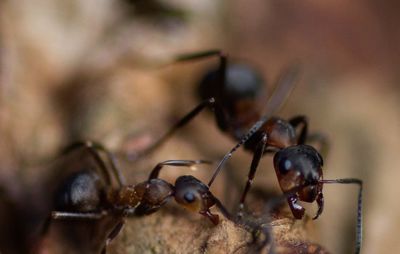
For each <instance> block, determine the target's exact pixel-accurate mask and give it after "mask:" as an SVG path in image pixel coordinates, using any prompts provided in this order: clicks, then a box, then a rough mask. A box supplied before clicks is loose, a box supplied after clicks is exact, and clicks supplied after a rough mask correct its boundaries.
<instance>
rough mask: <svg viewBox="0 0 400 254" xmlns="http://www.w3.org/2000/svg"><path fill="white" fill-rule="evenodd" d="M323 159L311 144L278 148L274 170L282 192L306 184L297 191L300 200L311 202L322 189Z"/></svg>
mask: <svg viewBox="0 0 400 254" xmlns="http://www.w3.org/2000/svg"><path fill="white" fill-rule="evenodd" d="M322 166H323V161H322V157H321V155H320V154H319V153H318V152H317V150H315V149H314V148H313V147H312V146H309V145H296V146H290V147H287V148H285V149H282V150H280V151H279V152H277V153H276V154H275V156H274V167H275V172H276V175H277V177H278V180H279V184H280V186H281V189H282V191H283V192H288V191H290V190H292V189H294V188H296V187H300V186H307V187H305V188H303V189H301V190H300V191H299V197H300V200H303V201H306V202H312V201H314V200H315V198H316V196H317V194H318V192H320V191H321V190H322V184H320V183H318V181H319V180H321V179H322Z"/></svg>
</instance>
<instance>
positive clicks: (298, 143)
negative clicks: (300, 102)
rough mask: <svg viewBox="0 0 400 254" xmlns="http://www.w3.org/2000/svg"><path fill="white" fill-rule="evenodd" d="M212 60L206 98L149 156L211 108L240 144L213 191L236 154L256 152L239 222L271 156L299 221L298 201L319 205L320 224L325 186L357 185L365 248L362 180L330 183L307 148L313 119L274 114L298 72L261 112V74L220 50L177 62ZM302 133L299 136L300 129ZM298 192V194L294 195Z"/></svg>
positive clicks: (291, 72) (287, 74) (203, 87)
mask: <svg viewBox="0 0 400 254" xmlns="http://www.w3.org/2000/svg"><path fill="white" fill-rule="evenodd" d="M210 56H217V57H219V60H220V61H219V66H218V68H217V69H216V70H212V71H210V72H209V73H208V74H207V75H206V76H205V78H204V79H203V80H202V81H201V82H200V86H199V90H198V91H199V94H200V96H201V97H202V98H203V99H205V101H203V102H202V103H200V104H199V105H198V106H197V107H195V108H194V109H193V110H192V111H190V112H189V113H188V114H187V115H186V116H184V117H183V118H182V119H181V120H180V121H179V122H178V123H176V124H175V125H174V126H173V127H172V128H171V129H170V130H169V131H168V132H167V133H166V134H165V135H164V136H162V137H161V138H160V139H159V140H158V141H157V142H155V143H154V145H153V146H151V147H150V148H149V149H148V150H147V151H145V152H144V153H143V154H146V153H148V152H151V151H152V150H153V149H155V148H156V147H158V146H159V145H160V144H162V143H163V142H164V141H165V140H167V139H168V138H169V137H170V136H171V135H172V134H173V133H174V132H175V131H177V130H178V129H179V128H181V127H182V126H184V125H185V124H187V123H188V122H189V121H190V120H192V119H193V118H194V117H195V116H196V115H197V114H198V113H200V112H201V111H202V110H203V109H205V108H207V107H210V108H211V109H213V110H214V112H215V117H216V122H217V125H218V127H219V129H220V130H221V131H223V132H226V133H228V134H229V135H230V136H231V137H233V138H234V139H235V140H238V141H239V143H238V144H237V145H235V146H234V147H233V148H232V149H231V150H230V152H228V153H227V154H226V155H225V156H224V158H223V159H222V160H221V162H220V163H219V165H218V167H217V168H216V169H215V172H214V174H213V175H212V177H211V180H210V181H209V183H208V186H209V187H211V185H212V183H213V181H214V180H215V177H216V176H217V175H218V173H219V171H220V169H221V168H222V166H223V164H224V163H225V162H226V160H227V159H229V158H230V157H231V156H232V154H233V153H234V152H235V151H236V150H237V149H238V148H239V147H240V146H241V145H244V148H245V149H246V150H249V151H251V152H252V153H253V154H254V155H253V160H252V162H251V166H250V171H249V174H248V180H247V183H246V186H245V189H244V191H243V194H242V196H241V198H240V205H239V213H238V215H239V217H240V216H241V213H242V212H241V211H242V209H243V204H244V202H245V199H246V195H247V193H248V191H249V189H250V186H251V183H252V181H253V179H254V176H255V173H256V170H257V167H258V164H259V161H260V160H261V157H262V156H263V155H264V154H265V153H268V152H273V153H275V154H274V167H275V172H276V175H277V178H278V181H279V184H280V187H281V189H282V191H283V192H284V193H285V197H286V199H287V202H288V204H289V206H290V209H291V211H292V213H293V216H294V217H295V218H296V219H301V218H302V217H303V216H304V212H305V209H304V208H303V207H302V206H301V205H300V204H299V203H298V201H299V200H300V201H304V202H310V203H312V202H314V201H316V202H317V204H318V211H317V213H316V215H315V217H314V219H317V218H318V217H319V215H320V214H321V213H322V211H323V207H324V198H323V193H322V187H323V184H325V183H340V184H357V185H359V186H360V191H359V198H358V219H357V230H356V231H357V241H356V253H359V251H360V247H361V195H362V194H361V193H362V181H361V180H359V179H353V178H349V179H336V180H324V179H323V174H322V166H323V160H322V156H321V155H320V154H319V153H318V151H317V150H316V149H315V148H313V147H311V146H309V145H305V142H306V140H307V139H309V138H310V136H309V135H308V120H307V118H306V117H304V116H297V117H294V118H291V119H290V120H289V121H286V120H284V119H282V118H279V117H272V114H273V112H274V111H275V110H277V109H278V108H279V107H280V106H281V105H282V104H283V102H284V101H285V98H286V97H287V96H288V94H289V93H290V91H291V90H292V88H293V86H294V83H295V80H296V78H297V76H298V74H297V72H298V71H297V67H296V66H295V67H291V68H289V69H288V70H286V71H284V72H283V74H282V75H281V77H280V78H279V79H278V83H277V85H276V86H275V91H274V93H273V94H272V95H271V96H270V98H269V100H268V102H267V104H266V107H265V108H266V110H265V111H266V112H265V113H264V114H262V110H260V108H259V107H258V103H259V102H258V98H257V96H258V95H259V94H260V92H261V89H262V85H263V84H262V83H263V81H262V79H261V78H260V75H258V74H257V72H256V71H254V70H252V69H251V68H249V67H247V66H244V65H232V66H229V65H228V64H227V57H226V56H225V54H223V53H222V52H221V51H219V50H213V51H206V52H200V53H195V54H187V55H182V56H179V57H177V58H176V60H175V62H182V61H190V60H196V59H201V58H207V57H210ZM297 128H299V131H298V133H299V134H297V132H296V129H297ZM314 138H316V139H317V141H319V142H321V144H322V146H324V145H325V144H326V143H327V142H326V140H325V139H324V137H323V136H320V135H316V136H314ZM293 188H294V189H295V190H296V191H293Z"/></svg>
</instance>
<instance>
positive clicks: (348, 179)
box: [318, 178, 363, 254]
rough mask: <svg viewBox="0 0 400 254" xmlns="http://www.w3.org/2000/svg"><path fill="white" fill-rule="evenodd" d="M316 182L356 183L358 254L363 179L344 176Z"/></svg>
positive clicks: (359, 247)
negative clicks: (357, 187)
mask: <svg viewBox="0 0 400 254" xmlns="http://www.w3.org/2000/svg"><path fill="white" fill-rule="evenodd" d="M318 183H323V184H325V183H328V184H332V183H339V184H357V185H358V186H359V191H358V203H357V226H356V243H355V250H354V253H355V254H359V253H360V250H361V244H362V190H363V181H362V180H360V179H357V178H344V179H335V180H319V181H318Z"/></svg>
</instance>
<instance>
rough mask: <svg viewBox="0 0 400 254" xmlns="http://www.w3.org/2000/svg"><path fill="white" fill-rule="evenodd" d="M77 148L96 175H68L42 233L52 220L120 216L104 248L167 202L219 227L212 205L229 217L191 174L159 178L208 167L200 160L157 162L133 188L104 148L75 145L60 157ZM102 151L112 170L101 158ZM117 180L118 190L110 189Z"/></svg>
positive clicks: (90, 172)
mask: <svg viewBox="0 0 400 254" xmlns="http://www.w3.org/2000/svg"><path fill="white" fill-rule="evenodd" d="M76 149H86V150H87V151H88V152H89V153H90V154H91V155H92V156H93V158H94V159H95V161H96V162H97V164H98V168H99V169H100V171H98V172H97V171H96V170H93V169H87V170H81V171H78V172H75V173H74V174H72V175H70V176H69V177H67V178H66V179H65V180H64V181H63V184H62V185H61V186H59V188H58V191H57V192H56V193H55V199H54V206H53V209H54V210H53V211H52V212H51V214H50V216H49V218H48V219H47V221H46V222H45V225H44V226H43V234H45V233H46V232H47V230H48V227H49V225H50V222H51V221H52V220H99V219H101V218H104V217H105V216H114V217H115V218H119V222H118V223H116V226H115V227H114V229H113V230H112V231H111V233H110V234H109V235H108V237H107V240H106V243H105V245H104V248H103V252H105V249H106V246H107V244H108V243H109V242H110V241H111V240H112V239H113V238H114V237H115V236H117V234H118V233H119V231H120V230H121V228H122V226H123V224H124V218H126V217H130V216H138V215H148V214H151V213H154V212H156V211H158V210H159V209H160V208H161V207H162V206H163V205H164V204H166V203H167V201H168V200H169V199H170V198H172V197H173V198H174V199H175V201H176V202H177V203H178V204H179V205H181V206H183V207H185V208H187V209H189V210H191V211H194V212H198V213H200V214H201V215H203V216H205V217H207V218H208V219H209V220H210V221H211V222H212V223H213V224H218V222H219V217H218V215H216V214H213V213H211V211H210V208H211V207H213V206H214V205H215V206H216V207H217V208H218V209H219V210H220V211H221V213H222V214H223V215H224V216H225V217H226V218H228V219H231V215H230V214H229V212H228V211H227V210H226V209H225V207H224V206H223V205H222V204H221V202H220V201H219V200H218V199H217V198H216V197H215V196H214V195H213V194H212V193H211V192H210V191H209V188H208V186H207V185H205V184H203V183H202V182H201V181H200V180H198V179H196V178H195V177H193V176H191V175H184V176H180V177H178V178H177V179H176V181H175V184H174V185H172V184H170V183H168V182H167V181H165V180H163V179H161V178H159V174H160V171H161V169H162V168H163V167H164V166H177V167H191V166H193V165H196V164H202V163H210V162H208V161H203V160H167V161H164V162H161V163H158V164H157V165H156V166H155V167H154V168H153V170H152V171H151V173H150V175H149V178H148V179H147V180H146V181H144V182H141V183H138V184H136V185H126V184H125V180H124V179H123V177H122V175H121V174H120V172H119V170H118V168H117V167H116V164H115V163H114V157H113V154H111V153H110V152H109V151H107V150H106V149H105V148H104V147H103V146H102V145H100V144H97V143H93V142H89V141H87V142H78V143H74V144H72V145H71V146H69V147H67V148H66V149H65V151H64V152H63V154H67V153H69V152H71V151H74V150H76ZM101 153H105V155H106V157H107V160H108V162H109V164H110V165H111V172H110V170H109V168H108V167H107V166H106V163H105V162H104V161H103V159H102V154H101ZM112 178H115V180H116V182H117V186H112Z"/></svg>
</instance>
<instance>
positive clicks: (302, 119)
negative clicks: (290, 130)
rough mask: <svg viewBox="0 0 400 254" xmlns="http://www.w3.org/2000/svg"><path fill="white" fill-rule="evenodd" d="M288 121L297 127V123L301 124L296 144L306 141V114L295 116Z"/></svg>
mask: <svg viewBox="0 0 400 254" xmlns="http://www.w3.org/2000/svg"><path fill="white" fill-rule="evenodd" d="M289 123H290V124H291V125H292V126H293V127H294V128H295V129H297V127H298V126H299V125H302V126H301V129H300V134H299V137H298V139H297V144H298V145H303V144H304V143H305V142H306V139H307V134H308V118H307V117H306V116H296V117H293V118H291V119H290V120H289Z"/></svg>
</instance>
